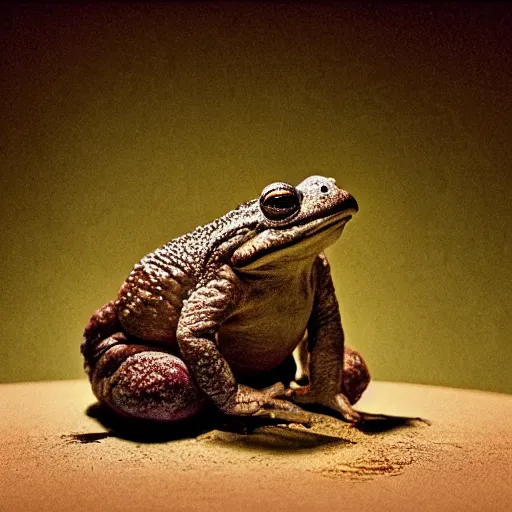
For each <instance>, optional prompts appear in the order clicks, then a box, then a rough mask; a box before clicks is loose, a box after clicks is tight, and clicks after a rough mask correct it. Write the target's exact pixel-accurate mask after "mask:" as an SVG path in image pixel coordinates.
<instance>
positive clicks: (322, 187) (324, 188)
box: [320, 185, 329, 194]
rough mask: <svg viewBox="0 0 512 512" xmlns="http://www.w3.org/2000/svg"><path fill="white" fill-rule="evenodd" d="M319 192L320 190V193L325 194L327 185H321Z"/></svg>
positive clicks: (327, 188) (327, 190) (327, 189)
mask: <svg viewBox="0 0 512 512" xmlns="http://www.w3.org/2000/svg"><path fill="white" fill-rule="evenodd" d="M320 192H322V194H327V192H329V187H328V186H327V185H322V186H321V187H320Z"/></svg>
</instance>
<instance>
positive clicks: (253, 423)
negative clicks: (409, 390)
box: [62, 403, 428, 450]
mask: <svg viewBox="0 0 512 512" xmlns="http://www.w3.org/2000/svg"><path fill="white" fill-rule="evenodd" d="M309 410H310V411H311V412H313V413H320V414H325V413H326V412H327V411H326V410H325V409H322V408H318V407H312V408H310V409H309ZM86 414H87V415H88V416H89V417H91V418H94V419H95V420H96V421H98V423H100V424H101V425H102V426H103V427H104V428H105V429H106V432H87V433H83V434H79V433H72V434H68V435H64V436H62V438H63V439H65V440H66V442H68V443H79V444H87V443H99V442H101V441H102V440H103V439H106V438H108V437H117V438H119V439H125V440H129V441H134V442H142V443H166V442H169V441H177V440H184V439H193V438H197V437H199V436H203V435H206V434H208V433H209V432H212V431H214V430H217V431H220V432H221V433H224V434H225V435H229V434H239V436H235V437H230V438H229V439H230V440H231V441H232V442H235V443H241V444H243V445H247V447H260V448H266V449H274V450H299V449H311V448H316V447H319V446H325V445H326V444H352V443H353V442H352V441H350V440H347V439H344V438H343V437H342V436H332V435H325V434H321V433H318V432H313V431H308V430H300V431H298V430H293V431H292V430H291V429H289V428H286V427H284V428H283V423H285V422H283V420H277V419H271V418H261V417H244V418H241V417H236V418H235V417H231V416H226V415H223V414H221V413H219V412H218V411H215V410H214V409H212V410H209V411H205V412H204V413H202V414H200V415H197V416H195V417H194V418H191V419H187V420H183V421H180V422H154V421H147V420H135V419H130V418H123V417H120V416H118V415H116V414H115V413H113V412H112V411H111V410H110V409H108V408H107V407H104V406H102V405H101V404H98V403H95V404H92V405H90V406H89V407H88V408H87V411H86ZM419 422H421V423H427V424H428V422H427V421H426V420H423V419H421V418H409V417H402V416H389V415H385V414H370V413H363V419H362V421H361V422H359V423H357V424H355V425H354V428H356V429H358V430H360V431H361V432H364V433H366V434H379V433H384V432H389V431H392V430H395V429H398V428H408V427H409V428H410V427H414V426H415V425H417V424H418V423H419ZM264 427H266V428H264ZM269 427H272V428H269ZM347 428H348V425H347ZM244 434H251V435H244ZM222 439H223V438H222V434H221V437H220V438H218V439H217V440H218V441H220V442H223V441H222Z"/></svg>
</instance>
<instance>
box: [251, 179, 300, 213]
mask: <svg viewBox="0 0 512 512" xmlns="http://www.w3.org/2000/svg"><path fill="white" fill-rule="evenodd" d="M301 200H302V194H301V193H300V192H299V191H298V190H297V189H296V188H295V187H292V186H291V185H288V183H272V185H269V186H268V187H265V188H264V189H263V192H262V193H261V196H260V208H261V211H262V212H263V214H264V215H265V217H267V219H270V220H283V219H286V218H288V217H291V216H292V215H294V214H295V213H296V212H298V211H299V210H300V203H301Z"/></svg>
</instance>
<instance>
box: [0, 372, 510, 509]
mask: <svg viewBox="0 0 512 512" xmlns="http://www.w3.org/2000/svg"><path fill="white" fill-rule="evenodd" d="M91 404H94V398H93V396H92V394H91V392H90V391H89V386H88V383H87V382H86V381H62V382H47V383H27V384H6V385H2V386H0V405H1V415H0V443H1V446H0V457H1V464H0V510H2V511H3V510H9V511H12V510H26V511H31V510H38V511H41V510H66V511H68V510H69V511H74V510H91V509H92V508H94V509H97V510H102V511H103V510H107V511H108V510H120V511H121V510H123V511H124V510H173V511H182V510H214V511H215V510H230V511H237V510H265V511H266V512H268V511H273V510H279V511H292V510H293V511H294V512H297V511H302V510H304V511H305V510H314V511H315V512H316V511H321V510H329V511H334V510H344V511H347V510H357V511H361V510H382V511H387V510H465V511H466V510H479V511H482V510H492V511H496V510H497V511H499V510H512V485H511V484H512V396H510V395H500V394H493V393H483V392H477V391H465V390H455V389H446V388H435V387H428V386H418V385H409V384H393V383H384V382H377V383H373V384H372V385H371V387H370V389H369V390H368V391H367V393H366V396H365V397H364V398H363V400H362V401H361V402H360V404H359V407H358V408H359V409H360V410H365V411H370V412H383V413H387V414H392V415H402V416H411V417H421V418H424V419H427V420H428V422H429V424H427V423H426V422H422V421H411V422H408V423H407V424H399V425H397V424H395V423H393V422H387V423H384V424H380V423H378V424H375V425H373V426H372V430H373V431H369V430H368V429H367V430H366V431H361V430H358V429H356V428H354V427H351V426H349V425H346V424H344V423H342V422H339V421H337V420H332V419H329V418H327V417H325V416H318V419H317V420H316V421H315V422H314V424H313V426H312V427H311V428H309V429H306V428H304V427H299V426H297V425H292V426H270V427H268V426H267V427H261V428H258V429H257V430H255V431H254V432H253V433H251V434H244V433H234V432H232V431H228V430H227V429H226V428H225V427H222V428H221V429H219V428H217V429H213V430H212V429H211V428H207V427H205V426H204V424H202V427H203V430H202V431H201V430H200V429H194V428H192V427H190V430H187V431H185V432H181V433H179V435H178V434H176V435H174V437H177V439H172V437H173V435H172V434H170V435H166V433H165V432H164V434H163V435H162V432H160V433H159V435H153V436H149V437H148V436H147V434H146V435H145V437H144V436H143V435H141V434H137V435H134V434H133V432H131V433H130V434H129V435H127V434H126V433H123V434H121V433H119V434H116V433H113V432H109V431H108V430H107V429H106V428H105V427H104V426H103V425H102V424H101V423H99V422H98V420H97V419H95V418H94V417H91V416H88V415H86V414H85V411H86V410H87V408H88V407H89V406H91ZM92 414H93V415H96V416H97V415H98V412H97V411H96V412H95V409H94V407H93V408H92ZM105 421H106V420H105V418H103V423H105ZM231 430H232V428H231ZM119 436H122V437H130V439H125V438H122V437H119Z"/></svg>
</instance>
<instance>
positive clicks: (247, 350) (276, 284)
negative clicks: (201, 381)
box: [218, 269, 314, 375]
mask: <svg viewBox="0 0 512 512" xmlns="http://www.w3.org/2000/svg"><path fill="white" fill-rule="evenodd" d="M307 270H308V271H307V272H306V271H304V270H303V271H299V272H297V273H296V274H294V275H293V274H292V275H291V276H279V277H278V278H276V277H273V278H271V279H270V278H268V277H266V278H258V279H253V278H251V279H246V280H245V283H244V286H245V287H246V290H247V293H246V294H245V299H244V300H243V302H242V303H241V304H240V305H239V307H238V308H237V309H236V310H235V311H234V312H233V314H232V315H230V317H229V318H228V319H227V320H226V321H225V322H224V323H223V324H222V326H221V328H220V330H219V333H218V343H219V350H220V352H221V354H222V355H223V356H224V357H225V359H226V361H227V362H228V363H229V365H230V367H231V369H232V370H233V372H234V373H235V375H255V374H258V373H261V372H267V371H270V370H273V369H274V368H276V367H277V366H279V365H280V364H281V363H282V362H283V361H284V360H285V359H286V358H287V357H288V356H290V355H291V354H292V352H293V350H294V349H295V347H296V346H297V345H298V344H299V342H300V341H301V340H302V338H303V336H304V333H305V332H306V328H307V324H308V320H309V317H310V316H311V311H312V309H313V299H314V286H313V279H312V276H311V273H310V271H309V270H310V269H307Z"/></svg>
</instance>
